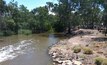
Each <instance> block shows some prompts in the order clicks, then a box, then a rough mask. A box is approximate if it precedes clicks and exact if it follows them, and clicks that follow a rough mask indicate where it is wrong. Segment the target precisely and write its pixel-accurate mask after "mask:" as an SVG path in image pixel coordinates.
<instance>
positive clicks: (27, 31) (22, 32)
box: [18, 29, 32, 35]
mask: <svg viewBox="0 0 107 65" xmlns="http://www.w3.org/2000/svg"><path fill="white" fill-rule="evenodd" d="M18 33H19V34H24V35H29V34H32V32H31V31H30V30H26V29H21V30H19V31H18Z"/></svg>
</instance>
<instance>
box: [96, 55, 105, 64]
mask: <svg viewBox="0 0 107 65" xmlns="http://www.w3.org/2000/svg"><path fill="white" fill-rule="evenodd" d="M103 60H104V59H103V58H101V57H97V58H95V64H96V65H102V62H103Z"/></svg>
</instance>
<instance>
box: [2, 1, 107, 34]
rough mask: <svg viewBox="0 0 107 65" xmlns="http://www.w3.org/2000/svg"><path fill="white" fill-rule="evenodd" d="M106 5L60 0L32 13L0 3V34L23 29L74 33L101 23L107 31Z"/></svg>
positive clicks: (102, 3) (21, 7) (97, 2)
mask: <svg viewBox="0 0 107 65" xmlns="http://www.w3.org/2000/svg"><path fill="white" fill-rule="evenodd" d="M105 3H107V1H106V0H104V1H102V0H58V3H53V2H47V3H46V5H45V6H42V7H37V8H34V9H33V10H32V11H29V10H28V9H27V7H25V6H24V5H20V6H18V4H17V2H14V1H11V2H10V3H9V4H6V1H4V0H0V31H2V32H3V34H6V35H10V34H18V31H19V30H20V29H27V30H28V29H29V30H31V31H32V33H37V32H38V33H41V32H47V31H49V32H53V31H54V32H65V31H66V32H67V33H71V32H72V31H71V29H72V30H73V29H75V27H76V26H81V27H83V28H94V27H95V25H96V26H99V25H100V24H101V23H104V27H105V28H106V29H107V22H106V21H107V4H105ZM101 8H102V9H104V10H103V11H102V10H101ZM7 32H8V33H7ZM27 32H28V31H27ZM105 33H106V32H105Z"/></svg>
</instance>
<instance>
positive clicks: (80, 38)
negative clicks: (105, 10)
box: [49, 29, 107, 65]
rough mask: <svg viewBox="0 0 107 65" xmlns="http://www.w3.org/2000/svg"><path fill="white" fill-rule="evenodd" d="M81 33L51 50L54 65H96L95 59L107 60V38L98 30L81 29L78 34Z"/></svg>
mask: <svg viewBox="0 0 107 65" xmlns="http://www.w3.org/2000/svg"><path fill="white" fill-rule="evenodd" d="M80 31H81V33H79V34H77V35H76V36H74V37H71V38H70V39H66V40H61V41H59V42H58V43H57V44H55V45H53V46H52V47H51V48H50V50H49V54H50V55H51V57H52V59H53V65H95V58H97V57H102V58H107V52H106V51H107V47H106V46H107V44H106V43H107V37H105V36H104V35H103V34H102V33H100V32H99V31H97V30H89V29H88V30H87V29H80V30H78V31H76V32H77V33H78V32H80Z"/></svg>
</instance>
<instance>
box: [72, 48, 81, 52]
mask: <svg viewBox="0 0 107 65" xmlns="http://www.w3.org/2000/svg"><path fill="white" fill-rule="evenodd" d="M73 50H74V53H79V52H81V47H74V49H73Z"/></svg>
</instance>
